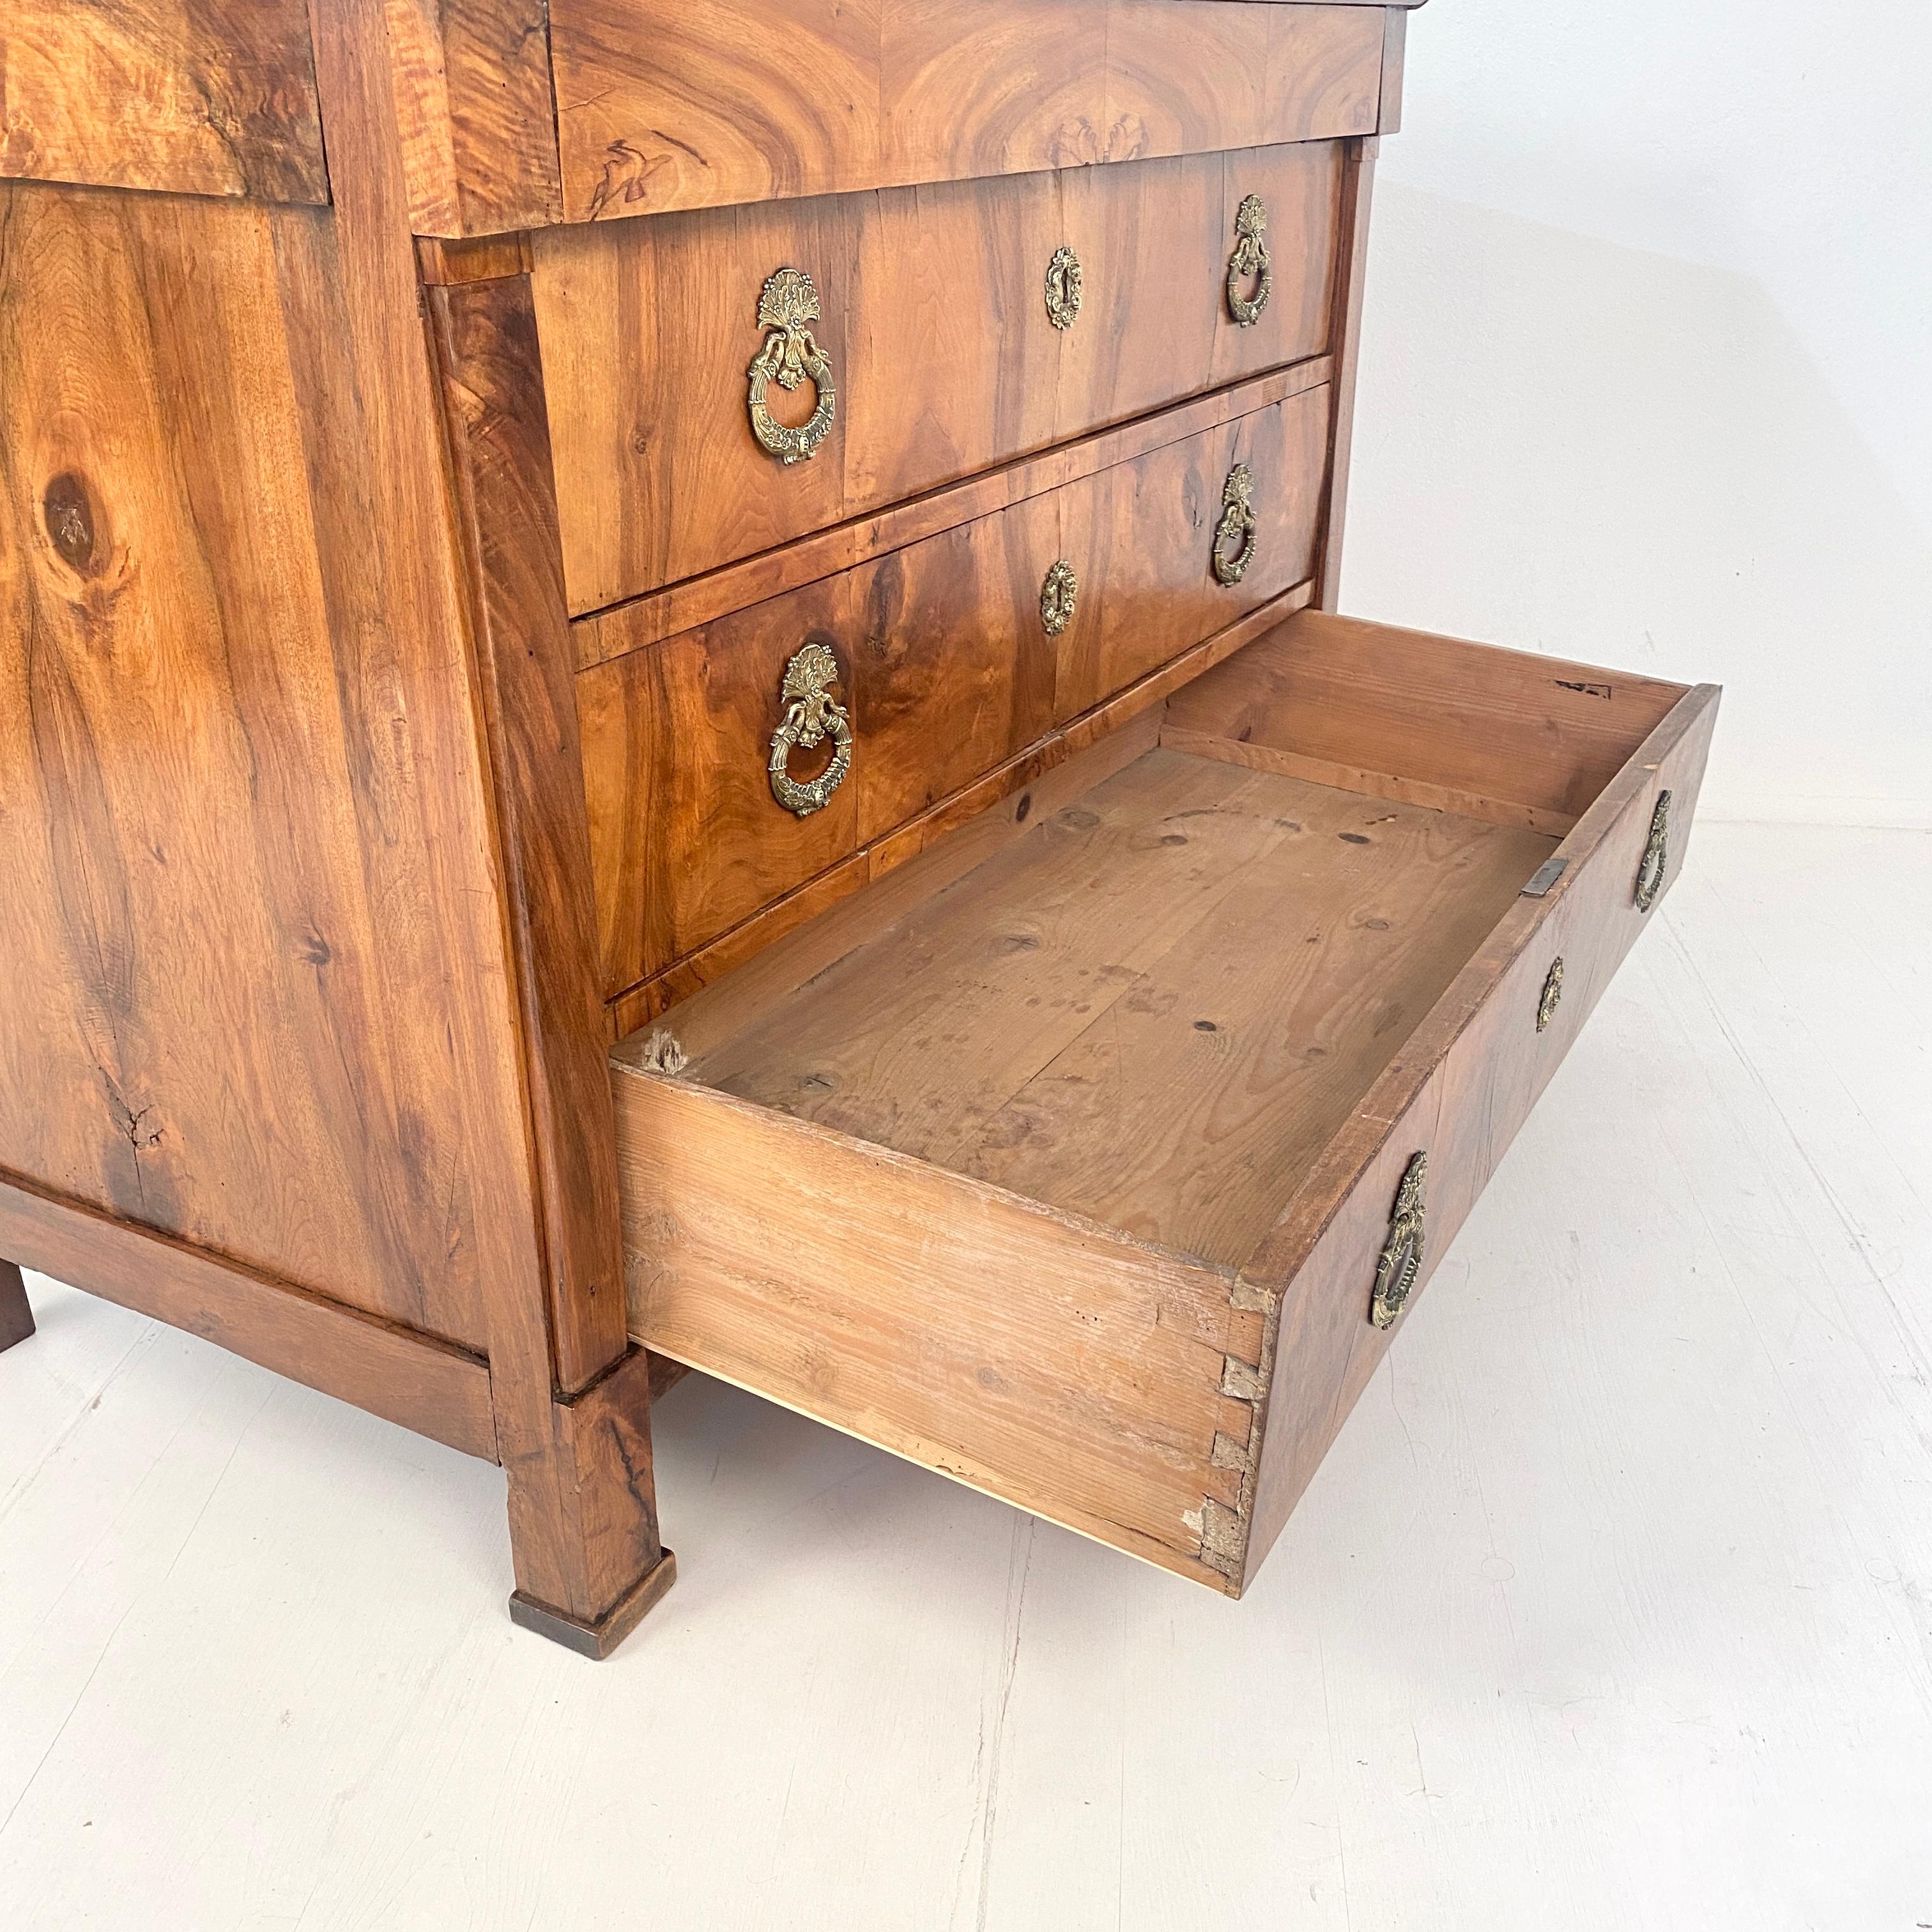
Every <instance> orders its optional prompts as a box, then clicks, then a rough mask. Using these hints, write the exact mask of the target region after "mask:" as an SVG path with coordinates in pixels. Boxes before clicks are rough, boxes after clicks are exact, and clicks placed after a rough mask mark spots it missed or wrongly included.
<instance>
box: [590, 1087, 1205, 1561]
mask: <svg viewBox="0 0 1932 1932" xmlns="http://www.w3.org/2000/svg"><path fill="white" fill-rule="evenodd" d="M613 1079H614V1085H615V1087H616V1095H617V1109H618V1121H619V1147H620V1148H621V1150H622V1162H623V1175H624V1201H625V1244H626V1247H627V1248H628V1251H629V1256H630V1260H631V1289H630V1292H631V1321H632V1323H633V1325H634V1328H635V1329H636V1331H637V1333H639V1334H641V1335H648V1336H649V1337H651V1338H652V1340H651V1343H650V1346H652V1348H654V1349H658V1350H659V1351H661V1352H662V1353H664V1354H666V1355H672V1356H674V1357H676V1358H678V1359H679V1360H680V1361H688V1362H690V1363H691V1364H693V1365H694V1367H700V1368H702V1369H703V1370H705V1371H706V1373H709V1374H712V1375H716V1376H722V1377H723V1378H724V1379H725V1380H727V1381H731V1382H739V1383H740V1384H741V1385H743V1386H745V1387H746V1388H751V1389H754V1390H755V1391H757V1392H758V1393H759V1394H763V1395H766V1396H769V1397H772V1398H773V1399H774V1400H778V1401H781V1402H783V1403H786V1404H787V1406H790V1407H793V1408H796V1409H802V1411H804V1412H805V1413H806V1414H807V1415H815V1416H817V1417H818V1418H820V1420H821V1421H827V1422H830V1423H832V1424H833V1425H834V1426H835V1427H839V1428H842V1429H844V1430H847V1431H849V1432H850V1433H852V1434H853V1435H856V1436H862V1437H864V1438H865V1439H866V1440H867V1441H868V1442H876V1443H878V1444H879V1445H880V1446H881V1447H883V1448H889V1449H892V1450H895V1451H897V1452H898V1454H901V1455H907V1456H910V1457H912V1458H913V1460H915V1461H918V1462H921V1463H925V1464H926V1465H927V1466H928V1467H929V1468H934V1469H940V1470H942V1471H943V1472H944V1473H946V1474H947V1475H951V1476H953V1477H954V1478H956V1479H957V1480H959V1481H962V1482H966V1483H970V1484H972V1485H973V1486H974V1487H975V1488H977V1489H983V1490H986V1491H988V1492H989V1493H990V1494H992V1495H994V1496H1002V1497H1004V1498H1005V1499H1007V1501H1008V1502H1014V1503H1017V1504H1019V1505H1020V1506H1021V1507H1022V1508H1025V1509H1030V1510H1033V1511H1036V1512H1037V1513H1039V1514H1043V1515H1046V1516H1050V1517H1052V1518H1053V1519H1054V1520H1055V1521H1056V1522H1060V1523H1065V1524H1067V1526H1068V1527H1070V1528H1071V1529H1077V1530H1079V1531H1081V1532H1083V1533H1085V1534H1086V1535H1090V1536H1093V1537H1096V1538H1098V1539H1099V1540H1100V1541H1103V1542H1106V1543H1110V1544H1114V1545H1115V1546H1116V1547H1120V1548H1123V1549H1126V1550H1130V1551H1131V1552H1132V1553H1133V1554H1135V1555H1136V1556H1142V1557H1145V1559H1148V1561H1150V1562H1155V1563H1158V1564H1160V1565H1163V1567H1164V1568H1169V1569H1172V1570H1175V1571H1178V1572H1180V1573H1181V1574H1182V1575H1184V1576H1193V1577H1196V1578H1197V1579H1199V1580H1202V1581H1204V1582H1207V1583H1211V1584H1214V1585H1215V1586H1220V1585H1221V1583H1222V1579H1221V1578H1220V1577H1219V1576H1218V1575H1217V1574H1215V1573H1214V1572H1213V1571H1211V1570H1208V1569H1205V1568H1203V1567H1202V1565H1200V1563H1199V1561H1198V1560H1197V1559H1196V1553H1197V1552H1198V1550H1199V1538H1198V1536H1197V1535H1193V1533H1191V1532H1190V1531H1189V1529H1188V1527H1187V1522H1186V1518H1187V1515H1188V1514H1189V1513H1190V1511H1192V1512H1193V1513H1194V1514H1196V1516H1197V1517H1198V1515H1199V1511H1200V1505H1201V1500H1202V1490H1203V1487H1204V1484H1205V1479H1206V1475H1207V1472H1208V1469H1209V1467H1210V1462H1211V1456H1212V1453H1213V1445H1214V1435H1215V1430H1216V1427H1217V1422H1218V1421H1219V1419H1220V1403H1221V1379H1222V1375H1223V1364H1224V1362H1225V1360H1226V1341H1227V1334H1228V1331H1229V1325H1230V1322H1231V1319H1232V1312H1233V1311H1232V1308H1231V1305H1230V1304H1231V1295H1232V1282H1231V1281H1230V1280H1229V1277H1227V1276H1226V1275H1225V1274H1217V1273H1216V1272H1215V1271H1212V1270H1209V1269H1206V1268H1201V1267H1199V1265H1196V1264H1193V1263H1190V1262H1187V1261H1186V1260H1184V1259H1182V1258H1181V1257H1178V1256H1163V1255H1159V1254H1157V1253H1154V1252H1153V1251H1152V1250H1148V1249H1146V1248H1144V1247H1139V1246H1138V1245H1137V1244H1134V1243H1132V1242H1130V1241H1124V1240H1123V1239H1122V1238H1120V1237H1119V1236H1118V1235H1112V1234H1110V1233H1109V1232H1108V1231H1107V1230H1106V1229H1101V1228H1099V1227H1096V1226H1091V1224H1084V1223H1079V1222H1076V1221H1073V1220H1070V1219H1068V1218H1067V1217H1061V1216H1058V1215H1055V1214H1051V1213H1049V1211H1046V1210H1044V1209H1043V1208H1040V1207H1037V1206H1036V1205H1034V1204H1033V1203H1031V1202H1025V1201H1022V1200H1020V1199H1018V1198H1017V1197H1016V1196H1011V1195H1008V1194H1006V1193H1003V1192H1002V1191H1001V1190H998V1189H995V1188H988V1187H980V1186H977V1185H975V1184H971V1183H965V1182H962V1181H959V1180H957V1179H956V1178H954V1177H953V1176H950V1175H946V1174H944V1173H943V1172H941V1171H940V1170H938V1169H934V1168H931V1167H929V1166H926V1164H924V1163H922V1162H919V1161H915V1160H907V1158H906V1157H904V1156H903V1155H900V1154H893V1153H891V1152H889V1151H886V1150H885V1149H883V1148H868V1147H862V1146H859V1145H855V1144H854V1143H853V1142H849V1141H847V1140H846V1139H844V1138H843V1137H842V1136H838V1135H835V1134H830V1133H825V1132H823V1131H822V1130H820V1129H817V1128H816V1127H812V1126H811V1125H810V1124H808V1123H805V1122H803V1121H795V1120H791V1119H789V1118H787V1117H786V1116H784V1115H781V1114H775V1113H772V1112H768V1111H767V1110H766V1109H763V1108H758V1107H754V1106H748V1105H746V1104H745V1103H743V1102H741V1101H736V1100H731V1099H730V1098H729V1097H726V1096H724V1095H721V1094H711V1093H706V1092H703V1091H699V1090H697V1089H695V1088H691V1087H688V1086H686V1085H685V1084H683V1083H682V1082H679V1081H675V1080H670V1079H664V1078H663V1077H662V1076H658V1075H655V1074H650V1073H642V1072H640V1071H637V1070H635V1069H633V1068H630V1067H625V1066H623V1065H621V1064H619V1065H618V1066H617V1067H616V1069H615V1071H614V1076H613ZM939 1228H944V1229H945V1230H946V1238H945V1240H944V1243H943V1244H941V1243H938V1242H935V1240H934V1238H933V1231H934V1230H935V1229H939ZM775 1229H776V1230H780V1231H781V1233H780V1234H779V1235H778V1240H779V1241H780V1242H781V1244H782V1246H783V1248H784V1260H783V1262H782V1263H781V1265H779V1266H778V1268H777V1269H776V1270H775V1271H774V1270H773V1268H772V1252H773V1230H775ZM752 1257H757V1259H756V1260H755V1261H751V1258H752ZM748 1261H751V1265H749V1266H748V1265H747V1263H748ZM995 1284H998V1289H997V1290H995V1288H994V1285H995ZM833 1336H836V1337H837V1340H836V1343H835V1344H834V1343H832V1341H831V1338H832V1337H833ZM1075 1364H1078V1367H1077V1370H1075V1369H1074V1365H1075ZM1070 1370H1073V1371H1074V1372H1072V1373H1070ZM1190 1546H1191V1547H1190Z"/></svg>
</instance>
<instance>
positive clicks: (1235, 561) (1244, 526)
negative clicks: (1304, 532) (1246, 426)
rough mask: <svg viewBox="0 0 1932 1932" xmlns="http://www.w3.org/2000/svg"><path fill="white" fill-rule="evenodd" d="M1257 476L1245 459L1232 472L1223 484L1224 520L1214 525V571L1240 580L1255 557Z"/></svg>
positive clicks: (1229, 579) (1223, 579) (1220, 579)
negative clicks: (1253, 473) (1255, 477)
mask: <svg viewBox="0 0 1932 1932" xmlns="http://www.w3.org/2000/svg"><path fill="white" fill-rule="evenodd" d="M1254 495H1255V479H1254V477H1253V475H1252V474H1251V473H1250V470H1249V469H1248V466H1247V464H1246V463H1236V464H1235V466H1234V468H1233V469H1231V470H1229V472H1228V480H1227V481H1226V483H1225V484H1223V485H1222V487H1221V520H1220V522H1219V523H1217V524H1216V525H1215V526H1214V575H1215V578H1216V580H1217V581H1218V582H1220V583H1240V582H1241V579H1242V578H1243V577H1245V576H1247V574H1248V565H1250V564H1251V563H1253V562H1254V560H1255V504H1254Z"/></svg>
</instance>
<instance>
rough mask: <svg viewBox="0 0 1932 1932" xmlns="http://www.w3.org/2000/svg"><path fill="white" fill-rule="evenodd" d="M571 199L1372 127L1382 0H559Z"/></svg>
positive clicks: (630, 210)
mask: <svg viewBox="0 0 1932 1932" xmlns="http://www.w3.org/2000/svg"><path fill="white" fill-rule="evenodd" d="M550 31H551V40H552V44H553V49H554V55H555V60H556V77H557V127H558V139H559V149H560V152H561V155H562V170H563V186H564V205H565V217H566V219H568V220H571V221H582V220H596V219H608V218H610V217H613V216H623V215H628V214H660V213H663V212H665V211H670V210H673V209H679V208H702V207H715V206H718V205H723V204H726V203H733V202H763V201H769V200H772V199H789V198H793V197H796V196H802V195H815V194H827V193H845V192H848V191H850V190H854V189H859V188H871V187H895V186H900V185H903V184H906V183H908V182H911V181H951V180H960V179H965V178H971V177H980V176H985V175H1002V174H1025V173H1032V172H1038V171H1040V170H1041V169H1049V168H1059V167H1067V166H1081V165H1085V164H1087V163H1093V162H1097V161H1120V160H1136V159H1145V158H1148V157H1153V156H1156V155H1167V154H1196V153H1206V152H1211V151H1216V150H1218V149H1220V148H1235V147H1246V146H1255V145H1261V144H1262V143H1264V142H1271V141H1303V140H1315V139H1326V138H1332V137H1337V136H1347V135H1352V134H1363V133H1370V132H1372V131H1373V129H1374V127H1375V124H1376V112H1377V104H1378V95H1379V91H1380V87H1381V80H1382V40H1383V30H1382V15H1381V13H1379V12H1378V11H1376V10H1374V9H1373V8H1365V7H1348V6H1343V7H1334V6H1304V5H1292V6H1291V5H1266V6H1264V5H1251V6H1245V7H1215V8H1208V7H1203V6H1202V5H1199V4H1198V0H976V4H975V5H974V6H973V7H971V9H970V10H962V9H961V8H960V7H959V6H957V5H953V4H951V0H689V4H686V5H682V6H679V7H675V8H666V7H658V6H655V5H652V4H651V0H553V6H552V10H551V23H550Z"/></svg>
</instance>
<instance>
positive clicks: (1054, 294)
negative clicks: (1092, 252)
mask: <svg viewBox="0 0 1932 1932" xmlns="http://www.w3.org/2000/svg"><path fill="white" fill-rule="evenodd" d="M1079 313H1080V257H1079V256H1078V255H1076V254H1074V252H1073V250H1072V249H1071V248H1068V247H1067V245H1066V244H1065V243H1064V242H1062V243H1061V245H1060V246H1059V247H1058V248H1056V249H1055V250H1054V251H1053V260H1052V261H1050V262H1049V263H1047V265H1046V319H1047V320H1048V321H1049V322H1050V323H1052V324H1053V326H1054V327H1055V329H1071V328H1072V327H1073V319H1074V317H1076V316H1077V315H1078V314H1079Z"/></svg>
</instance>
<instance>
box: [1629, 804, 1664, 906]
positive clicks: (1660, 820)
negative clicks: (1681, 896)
mask: <svg viewBox="0 0 1932 1932" xmlns="http://www.w3.org/2000/svg"><path fill="white" fill-rule="evenodd" d="M1669 858H1670V793H1668V792H1667V791H1661V792H1659V793H1658V794H1657V809H1656V810H1655V811H1653V812H1652V814H1650V836H1649V838H1646V840H1645V841H1643V858H1642V859H1640V860H1639V861H1638V862H1637V910H1638V911H1639V912H1648V911H1649V910H1650V909H1651V907H1652V906H1654V905H1655V904H1656V903H1657V895H1658V893H1659V892H1662V891H1663V889H1664V865H1665V864H1666V863H1667V861H1668V859H1669Z"/></svg>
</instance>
